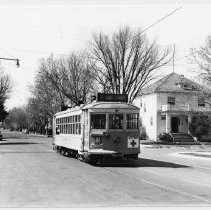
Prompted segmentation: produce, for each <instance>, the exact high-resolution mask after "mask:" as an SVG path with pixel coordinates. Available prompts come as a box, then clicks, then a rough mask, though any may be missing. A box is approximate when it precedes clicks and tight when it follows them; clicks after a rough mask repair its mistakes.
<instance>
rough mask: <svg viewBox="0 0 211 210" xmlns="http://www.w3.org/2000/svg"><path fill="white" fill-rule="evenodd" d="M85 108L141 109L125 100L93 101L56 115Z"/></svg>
mask: <svg viewBox="0 0 211 210" xmlns="http://www.w3.org/2000/svg"><path fill="white" fill-rule="evenodd" d="M83 109H135V110H137V111H139V108H138V107H137V106H135V105H133V104H129V103H123V102H96V101H95V102H92V103H90V104H87V105H81V106H76V107H74V108H69V109H67V110H65V111H61V112H58V113H56V114H55V115H54V116H60V115H65V114H68V113H70V112H78V111H81V110H83Z"/></svg>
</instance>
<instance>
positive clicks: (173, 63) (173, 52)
mask: <svg viewBox="0 0 211 210" xmlns="http://www.w3.org/2000/svg"><path fill="white" fill-rule="evenodd" d="M174 57H175V44H174V45H173V73H174Z"/></svg>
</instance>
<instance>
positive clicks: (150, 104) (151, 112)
mask: <svg viewBox="0 0 211 210" xmlns="http://www.w3.org/2000/svg"><path fill="white" fill-rule="evenodd" d="M141 103H142V107H140V106H139V107H140V117H141V123H142V126H143V127H144V128H145V129H146V133H147V135H148V138H149V139H152V140H156V138H157V95H156V94H151V95H145V96H143V97H141ZM144 105H145V106H146V112H145V111H144Z"/></svg>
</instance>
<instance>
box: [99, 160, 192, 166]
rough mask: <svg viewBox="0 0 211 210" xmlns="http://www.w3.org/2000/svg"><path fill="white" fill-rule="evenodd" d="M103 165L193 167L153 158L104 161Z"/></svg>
mask: <svg viewBox="0 0 211 210" xmlns="http://www.w3.org/2000/svg"><path fill="white" fill-rule="evenodd" d="M101 167H125V168H139V167H140V168H142V167H147V168H191V166H188V165H182V164H177V163H172V162H166V161H160V160H153V159H146V158H139V159H138V160H134V161H125V162H124V161H121V162H117V163H115V162H114V163H102V165H101Z"/></svg>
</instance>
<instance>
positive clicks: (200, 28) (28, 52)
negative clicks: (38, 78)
mask: <svg viewBox="0 0 211 210" xmlns="http://www.w3.org/2000/svg"><path fill="white" fill-rule="evenodd" d="M61 2H62V3H61ZM120 2H121V3H120ZM171 2H173V3H174V4H173V3H171V4H168V5H167V1H156V3H154V2H153V1H137V0H125V1H115V3H114V1H111V0H110V1H108V0H107V1H104V0H101V1H100V0H98V1H97V0H86V1H85V0H79V1H76V0H75V1H74V0H72V1H67V0H64V1H57V0H54V1H53V0H52V1H50V0H43V1H39V0H38V1H34V0H31V1H30V0H28V1H26V0H25V1H24V0H19V1H18V3H17V2H15V1H8V0H7V1H6V0H5V1H1V0H0V27H1V32H0V40H1V42H0V57H7V58H18V59H20V67H19V68H16V65H15V62H12V61H4V60H2V61H1V65H2V66H3V68H4V71H5V72H6V73H9V74H10V75H11V77H12V79H13V83H14V88H13V92H12V93H11V94H10V99H8V100H7V102H6V107H7V109H11V108H12V107H15V106H21V105H23V104H25V103H26V102H27V98H28V97H29V91H28V85H29V84H33V82H34V77H35V73H36V71H37V67H38V61H39V59H40V58H41V57H48V56H49V55H50V54H51V53H54V54H55V55H59V54H68V53H70V52H71V51H73V50H80V49H83V48H84V47H85V46H86V45H87V43H88V40H90V37H91V33H92V32H99V31H103V32H106V33H110V34H111V33H112V32H113V31H115V30H117V29H118V28H119V27H120V26H125V25H129V26H131V27H132V28H134V29H135V28H142V29H145V28H147V27H148V26H149V25H151V24H153V23H154V22H156V21H157V20H159V19H160V18H162V17H164V16H166V15H167V14H169V13H171V12H172V11H173V10H175V9H176V8H178V7H180V6H182V8H181V9H180V10H178V11H177V12H175V13H174V14H172V15H171V16H169V17H167V18H166V19H165V20H163V21H162V22H160V23H158V24H157V25H156V26H154V27H152V28H151V29H149V30H148V31H147V32H146V33H147V35H148V37H149V38H150V39H157V41H158V43H159V44H160V45H161V46H163V47H165V46H168V45H170V46H173V44H175V46H176V57H175V59H176V61H175V64H176V66H175V72H176V73H180V74H184V75H185V76H188V75H190V71H191V68H190V65H188V64H186V59H185V58H184V56H186V55H189V54H190V48H199V47H200V46H201V45H202V44H203V43H204V42H205V40H206V38H207V36H208V35H209V34H210V33H211V28H210V20H211V4H210V5H209V4H206V3H207V2H206V1H201V3H200V4H199V3H198V2H196V1H195V2H194V1H192V2H191V3H190V1H184V0H183V1H171ZM181 2H183V3H181ZM184 2H186V4H184ZM187 2H189V3H187ZM202 2H203V4H202ZM177 59H178V60H177ZM171 72H172V67H168V68H167V69H166V70H165V72H164V74H168V73H171Z"/></svg>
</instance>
